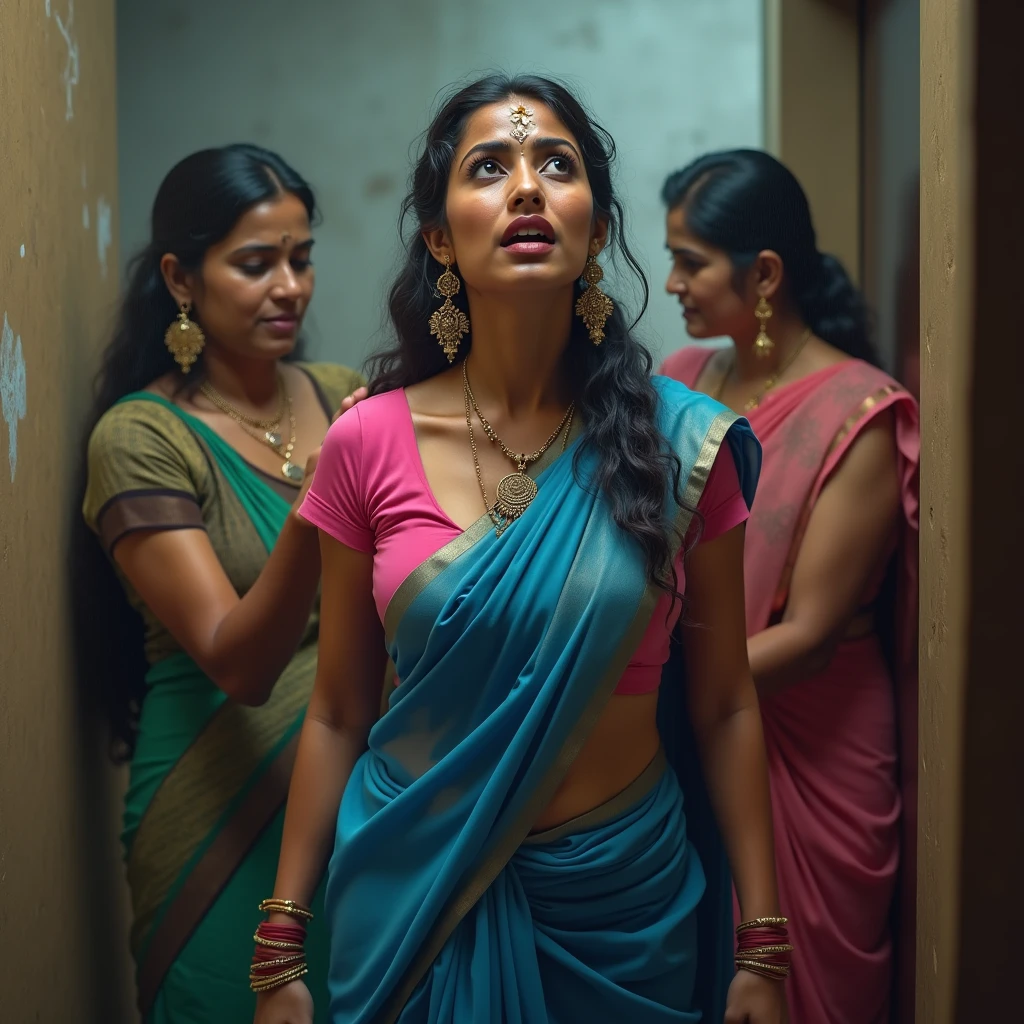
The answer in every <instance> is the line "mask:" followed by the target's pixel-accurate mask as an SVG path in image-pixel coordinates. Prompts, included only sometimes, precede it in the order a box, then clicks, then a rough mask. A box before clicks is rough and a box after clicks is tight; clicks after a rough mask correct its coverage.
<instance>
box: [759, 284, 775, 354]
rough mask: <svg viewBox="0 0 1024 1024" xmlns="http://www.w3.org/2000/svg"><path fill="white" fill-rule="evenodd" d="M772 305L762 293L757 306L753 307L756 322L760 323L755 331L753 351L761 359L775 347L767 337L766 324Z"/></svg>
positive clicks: (770, 314)
mask: <svg viewBox="0 0 1024 1024" xmlns="http://www.w3.org/2000/svg"><path fill="white" fill-rule="evenodd" d="M772 312H773V310H772V305H771V303H770V302H769V301H768V300H767V299H766V298H765V297H764V296H763V295H762V296H761V298H759V299H758V300H757V307H756V308H755V309H754V316H756V317H757V322H758V323H759V324H760V325H761V329H760V330H759V331H758V332H757V337H756V338H755V339H754V352H755V353H756V354H757V355H758V356H760V357H761V358H762V359H765V358H767V357H768V356H770V355H771V354H772V352H773V350H774V349H775V342H774V341H772V339H771V338H769V337H768V330H767V324H768V321H769V320H770V319H771V316H772Z"/></svg>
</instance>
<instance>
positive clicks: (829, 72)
mask: <svg viewBox="0 0 1024 1024" xmlns="http://www.w3.org/2000/svg"><path fill="white" fill-rule="evenodd" d="M858 6H859V4H858V0H765V120H766V123H765V128H766V132H765V137H766V148H767V149H768V150H769V152H771V153H773V154H774V155H775V156H777V157H778V158H779V159H780V160H782V161H783V162H784V163H785V164H787V165H788V166H789V168H790V169H791V170H792V171H793V173H794V174H796V176H797V177H798V178H799V179H800V182H801V184H802V185H803V186H804V189H805V190H806V192H807V195H808V198H809V200H810V203H811V210H812V212H813V214H814V222H815V227H816V228H817V231H818V244H819V247H820V248H821V249H823V250H824V251H825V252H831V253H833V254H834V255H836V256H838V257H839V259H840V260H842V262H843V264H844V265H845V267H846V269H847V270H848V271H849V272H850V274H851V275H852V276H853V278H854V280H857V281H859V280H860V275H861V252H860V248H861V247H860V236H861V210H860V206H861V203H860V70H859V64H860V29H859V15H858Z"/></svg>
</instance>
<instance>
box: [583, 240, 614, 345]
mask: <svg viewBox="0 0 1024 1024" xmlns="http://www.w3.org/2000/svg"><path fill="white" fill-rule="evenodd" d="M603 278H604V271H603V270H602V269H601V264H600V263H598V262H597V254H596V253H591V254H590V255H589V256H588V257H587V265H586V266H585V267H584V268H583V280H584V281H585V282H586V285H587V287H586V288H585V289H584V291H583V294H582V295H581V296H580V297H579V298H578V299H577V300H576V315H577V316H578V317H579V318H580V319H581V320H582V321H583V323H584V325H585V326H586V328H587V333H588V334H589V335H590V340H591V341H592V342H593V343H594V344H595V345H600V344H601V342H602V341H604V325H605V323H606V322H607V320H608V317H610V316H611V315H612V311H613V310H614V309H615V303H613V302H612V300H611V299H610V298H609V297H608V296H607V295H605V293H604V292H603V291H601V289H600V288H599V287H598V285H599V284H600V282H601V281H602V280H603Z"/></svg>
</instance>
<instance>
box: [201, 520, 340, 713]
mask: <svg viewBox="0 0 1024 1024" xmlns="http://www.w3.org/2000/svg"><path fill="white" fill-rule="evenodd" d="M319 581H320V543H319V538H318V535H317V531H316V529H315V528H314V527H313V526H310V525H309V524H308V523H304V522H303V521H302V520H300V519H299V518H298V516H297V515H295V513H294V512H290V513H289V515H288V518H287V520H286V521H285V524H284V527H283V528H282V530H281V532H280V534H279V535H278V538H277V541H276V543H275V544H274V548H273V550H272V551H271V553H270V557H269V558H268V559H267V562H266V564H265V565H264V567H263V570H262V572H260V574H259V576H258V577H257V579H256V582H255V583H254V584H253V585H252V587H250V589H249V590H248V592H247V593H246V594H245V596H244V597H242V598H241V599H240V600H239V601H238V603H237V604H235V605H234V607H233V608H232V609H231V610H230V611H229V612H228V613H227V614H226V615H225V616H224V618H223V619H221V620H220V623H219V624H218V625H217V628H216V631H215V632H214V635H213V638H212V640H211V643H210V650H209V654H208V657H207V659H206V663H207V666H208V669H209V672H210V675H211V676H212V677H213V678H214V679H215V680H216V681H217V683H218V684H219V685H220V686H221V687H222V688H223V689H224V690H225V691H226V692H228V693H229V694H231V696H232V697H234V698H235V699H236V700H240V701H242V702H243V703H246V704H260V703H262V702H263V701H265V700H266V699H267V698H268V697H269V696H270V692H271V690H272V689H273V686H274V683H276V682H277V679H278V677H279V676H280V675H281V673H282V671H284V668H285V666H286V665H287V664H288V662H289V660H290V659H291V658H292V656H293V655H294V654H295V649H296V647H298V645H299V642H300V640H301V639H302V634H303V632H304V631H305V629H306V625H307V623H308V622H309V614H310V611H311V610H312V607H313V600H314V598H315V597H316V588H317V584H318V583H319Z"/></svg>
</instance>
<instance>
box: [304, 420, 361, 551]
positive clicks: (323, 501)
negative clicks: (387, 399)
mask: <svg viewBox="0 0 1024 1024" xmlns="http://www.w3.org/2000/svg"><path fill="white" fill-rule="evenodd" d="M299 515H300V516H302V518H303V519H305V520H307V521H308V522H310V523H312V524H313V525H314V526H316V527H319V528H320V529H321V530H323V531H324V533H327V534H329V535H330V536H331V537H333V538H334V539H335V540H336V541H338V542H340V543H341V544H344V545H345V546H346V547H349V548H352V549H353V550H355V551H365V552H371V551H373V550H374V536H373V530H372V529H371V528H370V517H369V514H368V513H367V495H366V492H365V490H364V487H363V427H362V420H361V419H360V416H359V406H355V407H354V408H352V409H350V410H349V411H348V412H347V413H345V414H344V415H343V416H341V417H340V418H339V419H337V420H335V422H334V424H333V425H332V426H331V429H330V430H328V431H327V437H326V438H324V444H323V448H322V449H321V450H320V459H319V460H318V462H317V464H316V472H315V474H314V476H313V483H312V484H310V487H309V490H308V491H307V492H306V497H305V498H304V499H303V502H302V505H301V506H300V508H299Z"/></svg>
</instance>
